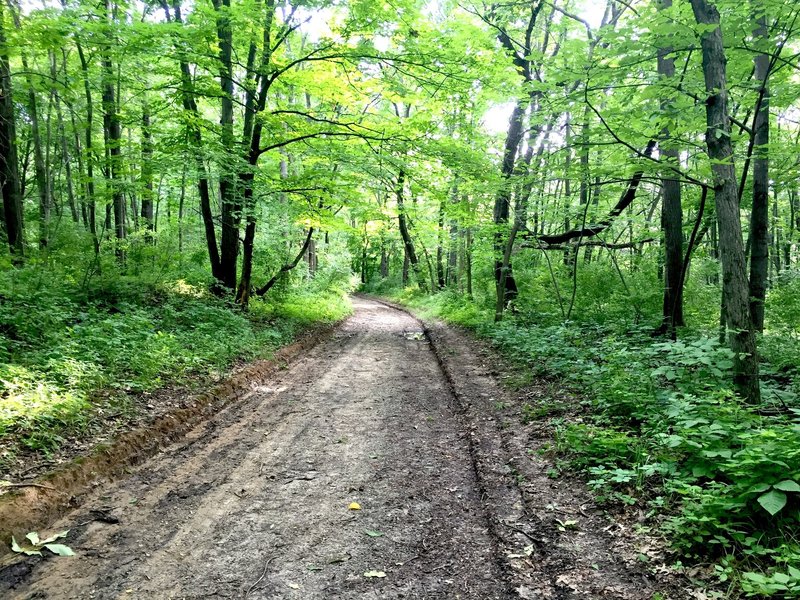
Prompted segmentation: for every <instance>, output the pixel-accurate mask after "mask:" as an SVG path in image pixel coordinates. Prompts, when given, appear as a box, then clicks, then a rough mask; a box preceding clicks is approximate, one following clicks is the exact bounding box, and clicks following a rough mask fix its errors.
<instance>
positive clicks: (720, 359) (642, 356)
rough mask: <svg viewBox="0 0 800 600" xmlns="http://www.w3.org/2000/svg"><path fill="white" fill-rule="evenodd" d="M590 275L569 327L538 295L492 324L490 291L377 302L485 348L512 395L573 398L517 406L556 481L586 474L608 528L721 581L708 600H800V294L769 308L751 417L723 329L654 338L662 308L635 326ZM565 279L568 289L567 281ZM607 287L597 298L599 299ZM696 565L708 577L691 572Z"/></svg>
mask: <svg viewBox="0 0 800 600" xmlns="http://www.w3.org/2000/svg"><path fill="white" fill-rule="evenodd" d="M591 270H592V271H593V272H594V276H593V277H591V278H587V279H586V280H584V281H583V282H582V283H583V284H584V285H582V286H581V288H580V292H579V293H578V295H577V298H576V308H577V310H576V311H575V315H576V318H575V319H573V320H571V321H563V319H561V317H560V314H559V313H553V312H550V313H548V312H546V308H545V307H546V306H547V305H548V304H551V302H550V301H549V299H548V298H547V297H546V296H544V295H542V297H540V298H538V299H537V298H531V302H530V303H528V302H524V303H520V304H519V305H518V306H517V309H516V313H515V314H514V315H513V316H510V317H509V318H507V319H504V320H503V321H502V322H495V320H494V303H493V297H492V293H491V292H492V290H491V288H489V287H488V286H487V287H484V288H482V289H480V290H479V291H477V292H476V296H475V299H470V298H469V297H467V296H466V295H464V294H459V293H457V292H453V291H449V292H447V291H446V292H441V293H439V294H436V295H421V294H420V293H419V291H418V290H416V289H414V288H405V289H403V288H402V287H394V288H392V282H390V281H384V282H382V283H381V284H380V285H378V289H380V290H382V292H383V294H384V295H386V296H387V297H391V298H392V299H394V300H396V301H399V302H401V303H404V304H406V305H408V306H410V307H412V308H414V309H415V310H416V311H418V313H419V314H421V315H424V316H426V317H428V318H442V319H444V320H446V321H448V322H450V323H453V324H456V325H460V326H464V327H467V328H468V329H470V330H472V331H473V332H474V333H475V334H476V335H478V336H480V337H482V338H484V339H486V340H487V341H489V342H490V343H491V344H492V345H493V346H494V347H495V348H496V349H497V350H499V351H500V352H501V353H502V355H503V356H505V357H506V359H508V360H509V361H510V364H511V365H512V366H513V368H512V373H513V374H514V378H513V382H514V383H513V384H514V385H519V386H523V387H524V386H525V385H529V384H531V383H534V382H536V381H537V380H541V379H542V378H544V379H545V380H546V381H549V382H550V385H553V386H557V387H559V388H563V387H565V388H566V389H568V390H569V391H570V393H571V395H572V397H573V398H574V404H565V403H564V402H563V401H562V400H553V399H552V398H548V397H546V396H545V397H543V398H541V399H540V400H539V401H537V402H536V403H531V404H523V405H522V406H520V407H519V408H520V411H521V414H522V418H523V420H540V419H543V420H545V421H547V422H548V423H549V425H550V427H551V428H552V430H553V433H554V437H553V443H552V447H551V449H550V451H549V453H550V455H551V456H552V458H553V459H554V460H555V462H556V465H557V467H558V469H560V470H568V471H572V472H577V473H579V474H581V475H582V476H583V477H584V478H585V480H586V482H587V485H588V486H589V488H590V489H591V490H592V491H593V493H594V495H595V497H596V499H597V501H598V502H599V503H600V504H601V505H602V506H605V507H606V508H607V509H608V510H609V511H611V514H622V513H626V512H627V513H629V514H630V515H632V518H631V520H632V521H634V522H636V523H637V527H638V528H639V530H640V531H644V532H649V533H652V534H656V535H660V536H662V537H663V538H664V540H665V544H666V546H667V547H668V548H670V549H671V550H672V551H673V553H674V554H673V563H674V566H676V567H678V568H679V569H682V570H683V571H684V572H694V573H696V574H698V575H700V574H701V575H702V576H703V578H705V579H706V581H712V582H714V588H715V590H716V591H712V592H710V593H711V595H710V596H709V597H720V598H727V597H731V596H733V597H736V596H738V595H739V594H741V593H743V594H744V595H747V596H777V597H796V596H797V595H798V594H800V571H798V568H800V567H799V566H798V565H800V544H798V539H799V538H800V519H798V508H800V418H799V417H800V401H798V395H797V394H798V391H800V373H798V365H800V361H798V360H795V359H794V358H792V357H793V356H795V355H796V354H795V353H796V352H797V348H798V345H797V344H798V334H800V331H798V330H797V324H798V322H800V321H798V320H797V319H796V316H795V315H796V311H798V310H800V302H798V300H797V298H800V295H798V294H796V288H797V283H796V282H786V285H785V287H782V288H780V289H776V290H774V292H773V293H771V294H770V296H768V302H767V311H768V314H770V315H771V317H772V321H771V322H772V323H774V329H772V328H768V329H767V330H766V331H765V333H764V335H763V337H762V338H761V345H762V348H763V349H764V350H763V355H762V360H763V364H762V374H763V378H764V381H763V388H764V399H763V402H762V403H760V404H759V405H756V406H754V405H752V404H749V403H747V402H745V401H743V400H742V399H740V398H737V396H736V394H735V393H734V390H733V387H732V385H731V381H732V378H731V369H732V366H733V362H732V360H731V358H732V356H731V351H730V350H729V349H728V348H727V347H725V345H724V344H720V342H719V340H718V339H717V335H716V331H715V330H714V328H713V323H706V324H705V325H706V327H705V328H700V327H697V328H693V329H692V330H685V331H681V335H680V338H679V339H678V340H676V341H673V340H669V339H659V338H654V337H653V329H654V323H657V321H658V318H659V308H660V307H659V305H658V298H652V299H651V301H650V302H644V303H643V304H641V305H640V306H639V307H638V310H637V311H636V312H633V311H631V307H630V305H629V303H628V302H629V297H628V295H627V293H626V292H625V290H624V288H623V287H622V286H621V285H620V284H619V283H617V284H615V283H613V279H610V278H611V277H612V275H613V273H610V272H609V273H607V274H606V275H607V277H608V279H606V278H602V277H597V276H598V275H600V273H599V271H600V268H599V267H594V268H592V269H591ZM562 276H563V277H562V280H561V283H562V284H563V285H567V286H568V285H569V273H568V272H563V273H562ZM595 277H596V278H595ZM598 281H603V282H605V283H604V285H603V288H602V289H599V288H598V287H592V284H593V282H594V283H595V284H596V282H598ZM609 282H611V283H609ZM393 283H394V284H395V285H397V284H398V283H399V282H397V281H395V282H393ZM704 287H706V286H704V285H703V286H698V288H697V289H696V290H695V292H696V294H692V295H691V296H689V302H688V306H689V307H692V308H693V309H695V310H697V312H698V314H699V313H702V312H703V310H702V307H703V305H706V309H707V310H713V304H712V302H713V300H712V298H713V295H712V294H711V292H712V291H713V290H712V289H701V288H704ZM599 296H602V297H603V301H602V302H598V300H599V298H598V297H599ZM551 308H552V306H551ZM543 309H544V310H543ZM557 475H558V474H557V472H555V473H554V476H557ZM698 564H699V565H701V566H703V565H704V566H703V568H702V569H701V570H700V571H692V570H691V569H690V567H694V566H695V565H698Z"/></svg>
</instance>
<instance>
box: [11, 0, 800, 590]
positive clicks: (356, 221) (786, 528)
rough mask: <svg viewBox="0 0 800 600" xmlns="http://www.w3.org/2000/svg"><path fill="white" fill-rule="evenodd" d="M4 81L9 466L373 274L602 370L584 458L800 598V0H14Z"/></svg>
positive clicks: (643, 507)
mask: <svg viewBox="0 0 800 600" xmlns="http://www.w3.org/2000/svg"><path fill="white" fill-rule="evenodd" d="M0 85H1V86H2V88H1V89H0V94H1V97H0V187H1V188H2V190H1V191H2V201H3V211H2V214H1V215H0V219H1V221H0V224H1V225H2V234H1V235H2V242H3V247H2V250H0V485H2V480H6V477H7V476H5V475H2V473H3V472H6V471H8V472H11V471H12V470H13V469H18V468H19V465H20V464H23V463H24V462H25V461H26V460H27V459H28V458H29V457H30V456H34V455H35V456H49V455H50V454H51V453H53V452H56V451H57V450H58V449H59V448H61V447H63V446H64V445H70V444H74V443H76V440H87V439H93V438H97V437H98V436H100V435H101V434H102V435H110V434H111V433H113V431H112V430H113V428H114V427H118V426H119V424H120V423H124V419H125V418H126V417H127V416H130V415H132V414H134V413H135V411H136V410H137V404H136V401H135V400H133V398H134V397H135V396H136V395H137V394H141V393H146V392H151V391H153V390H157V389H159V388H161V387H163V386H166V385H172V384H185V383H187V382H191V381H194V380H197V378H200V379H202V378H215V377H218V376H219V375H220V374H221V373H224V372H225V371H226V370H227V369H229V368H230V367H231V366H232V365H234V364H236V363H237V362H241V361H244V360H251V359H254V358H259V357H264V356H269V355H271V353H273V352H274V351H275V350H276V349H277V348H279V347H281V346H283V345H286V344H288V343H290V342H291V341H292V340H294V339H295V338H296V337H297V336H298V335H299V334H300V332H302V331H304V330H306V329H308V328H309V327H311V326H313V325H314V324H318V323H321V322H328V323H333V322H336V321H337V320H339V319H341V318H343V317H344V316H346V315H347V314H348V313H349V311H350V305H349V301H348V294H350V293H351V292H352V291H354V290H360V291H362V292H366V293H369V294H374V295H376V296H382V297H386V298H391V299H393V300H395V301H397V302H401V303H403V304H405V305H407V306H410V307H412V308H413V309H414V310H416V311H418V312H420V313H421V314H425V315H429V316H432V317H437V318H441V319H445V320H447V321H448V322H450V323H454V324H457V325H461V326H464V327H466V328H468V329H469V330H471V331H472V332H473V333H474V335H477V336H479V337H481V338H483V339H486V340H488V341H489V342H490V343H491V344H492V345H493V346H494V347H495V348H496V349H497V350H498V351H499V352H500V353H502V354H503V355H504V356H505V357H506V359H507V360H509V361H510V362H511V364H513V365H514V366H515V367H514V368H515V369H516V372H517V373H518V374H519V378H518V379H519V381H518V382H516V384H515V385H519V386H523V385H525V384H526V383H527V382H530V381H532V380H545V381H551V382H554V383H553V385H558V386H562V387H566V388H567V389H569V390H572V393H573V395H574V396H573V397H574V401H573V402H572V403H564V402H562V401H557V400H543V401H541V402H537V403H531V404H530V405H528V404H526V405H525V406H523V411H524V414H525V415H526V418H527V419H530V420H544V421H546V422H547V423H549V426H550V427H552V431H553V440H552V447H551V448H550V450H549V454H550V455H551V456H552V458H553V460H554V461H555V463H554V464H555V465H557V467H556V468H555V469H554V473H553V476H554V477H558V476H559V473H561V472H571V473H579V474H581V476H582V477H584V479H585V481H587V484H588V486H589V488H590V489H591V490H592V492H593V494H594V495H595V497H596V499H597V501H598V502H599V503H600V504H601V505H602V506H606V507H608V510H609V511H612V512H613V511H617V512H618V513H619V514H633V513H634V512H635V513H638V514H640V515H642V518H641V520H640V521H641V522H640V523H639V525H638V527H640V528H641V529H642V530H643V531H647V532H649V533H651V534H652V533H654V532H656V533H657V534H658V535H659V536H662V537H663V538H664V539H665V540H667V543H668V545H669V547H670V552H671V555H670V556H671V558H670V559H669V560H668V562H669V564H670V565H671V567H670V568H675V569H678V570H680V569H684V570H686V569H688V566H689V565H701V566H702V569H699V570H698V569H695V570H693V571H692V572H691V573H692V574H690V575H687V577H699V578H701V579H703V581H705V582H706V583H705V584H704V585H707V586H708V589H709V590H710V591H709V592H708V593H709V594H710V595H708V596H707V597H708V598H712V597H713V598H732V597H744V596H749V597H768V596H773V597H800V396H799V394H800V370H799V369H800V5H798V4H797V3H795V2H794V1H792V0H745V1H744V2H734V1H732V0H627V1H624V0H521V1H518V0H509V1H505V2H496V3H485V2H482V1H478V0H424V1H423V0H347V1H343V0H285V1H280V2H276V0H193V1H192V2H187V3H182V2H181V0H144V1H142V0H100V1H94V2H89V1H88V0H60V2H56V1H55V0H42V2H38V1H36V0H24V1H23V0H5V1H3V2H0ZM203 380H204V381H205V380H206V379H203ZM112 416H113V419H112V418H111V417H112ZM15 472H16V471H15ZM6 483H8V481H6ZM4 543H5V541H4ZM645 559H646V557H645Z"/></svg>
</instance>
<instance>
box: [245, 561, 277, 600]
mask: <svg viewBox="0 0 800 600" xmlns="http://www.w3.org/2000/svg"><path fill="white" fill-rule="evenodd" d="M273 560H275V557H274V556H273V557H272V558H270V559H269V560H268V561H267V562H266V563H264V571H263V572H262V573H261V577H259V578H258V579H256V581H255V583H253V585H251V586H250V587H249V588H247V591H246V592H245V593H244V597H245V598H247V596H249V595H250V592H252V591H253V590H254V589H256V586H257V585H258V584H259V583H261V582H262V581H263V579H264V577H266V576H267V569H268V568H269V564H270V563H271V562H272V561H273Z"/></svg>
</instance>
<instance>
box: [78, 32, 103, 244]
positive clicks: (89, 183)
mask: <svg viewBox="0 0 800 600" xmlns="http://www.w3.org/2000/svg"><path fill="white" fill-rule="evenodd" d="M75 47H76V48H77V50H78V58H79V59H80V61H81V73H82V74H83V93H84V95H85V97H86V131H85V133H84V139H85V141H86V143H85V148H84V149H85V151H86V204H87V206H88V207H89V232H90V233H91V234H92V242H93V244H94V254H95V256H98V255H99V254H100V237H99V236H98V235H97V203H96V201H95V195H94V153H93V150H92V128H93V123H94V104H93V103H92V88H91V85H90V84H89V63H88V61H87V60H86V55H85V54H84V52H83V46H82V45H81V43H80V41H79V40H77V39H76V40H75Z"/></svg>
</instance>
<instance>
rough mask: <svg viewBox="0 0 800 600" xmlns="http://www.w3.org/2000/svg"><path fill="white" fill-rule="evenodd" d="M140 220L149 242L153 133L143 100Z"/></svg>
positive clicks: (151, 230) (152, 221)
mask: <svg viewBox="0 0 800 600" xmlns="http://www.w3.org/2000/svg"><path fill="white" fill-rule="evenodd" d="M141 208H142V212H141V217H142V222H143V223H144V226H145V228H146V230H147V235H146V237H145V239H147V240H148V241H150V242H151V243H152V242H153V241H154V240H155V238H154V236H153V235H152V232H153V231H154V229H155V220H154V215H153V135H152V131H151V129H150V107H149V106H148V105H147V103H146V102H145V103H144V105H143V106H142V206H141Z"/></svg>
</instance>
